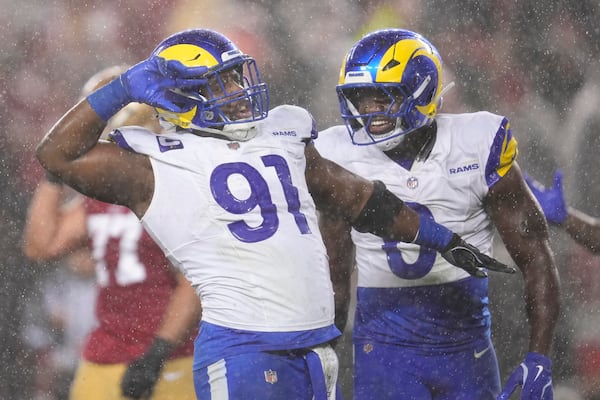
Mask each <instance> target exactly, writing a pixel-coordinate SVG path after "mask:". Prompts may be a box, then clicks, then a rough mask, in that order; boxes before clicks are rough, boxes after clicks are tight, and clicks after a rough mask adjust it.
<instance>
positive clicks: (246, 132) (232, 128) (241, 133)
mask: <svg viewBox="0 0 600 400" xmlns="http://www.w3.org/2000/svg"><path fill="white" fill-rule="evenodd" d="M190 129H193V130H197V131H202V132H208V133H211V134H213V135H217V136H224V137H226V138H228V139H231V140H236V141H240V142H245V141H248V140H250V139H253V138H254V137H256V133H257V129H256V122H245V123H241V124H227V125H224V126H223V129H215V128H208V127H201V126H198V125H195V124H191V125H190Z"/></svg>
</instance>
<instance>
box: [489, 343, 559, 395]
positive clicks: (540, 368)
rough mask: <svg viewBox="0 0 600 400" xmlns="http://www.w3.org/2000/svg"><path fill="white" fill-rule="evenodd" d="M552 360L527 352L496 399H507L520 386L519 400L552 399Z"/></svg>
mask: <svg viewBox="0 0 600 400" xmlns="http://www.w3.org/2000/svg"><path fill="white" fill-rule="evenodd" d="M551 367H552V361H550V359H549V358H548V357H546V356H544V355H543V354H539V353H533V352H531V353H527V356H526V357H525V361H523V362H522V363H521V364H520V365H519V366H518V367H517V369H515V370H514V371H513V373H512V374H510V376H509V378H508V380H507V381H506V385H505V386H504V390H503V391H502V393H500V395H499V396H498V398H497V400H508V399H509V398H510V395H511V394H512V393H513V392H514V391H515V389H516V388H517V386H521V387H522V388H521V400H552V399H553V398H554V393H553V391H552V369H551Z"/></svg>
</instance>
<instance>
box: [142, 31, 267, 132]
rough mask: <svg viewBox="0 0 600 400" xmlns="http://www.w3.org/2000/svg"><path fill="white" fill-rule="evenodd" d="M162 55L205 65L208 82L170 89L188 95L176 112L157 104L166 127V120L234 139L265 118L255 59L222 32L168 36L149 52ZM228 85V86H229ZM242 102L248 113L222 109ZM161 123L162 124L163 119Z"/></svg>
mask: <svg viewBox="0 0 600 400" xmlns="http://www.w3.org/2000/svg"><path fill="white" fill-rule="evenodd" d="M152 55H153V56H159V57H162V58H164V59H167V60H178V61H180V62H181V63H182V64H184V65H186V66H190V67H197V66H205V67H208V72H207V73H206V74H205V75H204V76H203V77H205V78H207V80H208V83H207V84H206V85H204V86H201V87H198V88H194V89H193V90H191V89H190V90H187V89H186V90H185V91H182V90H175V92H176V93H178V94H180V95H184V96H186V97H188V98H189V99H191V100H192V102H193V103H194V104H195V106H194V107H193V108H192V109H191V110H190V111H188V112H183V113H175V112H171V111H168V110H163V109H157V112H158V115H159V118H160V119H161V121H162V122H163V126H165V125H166V126H165V127H166V128H168V127H169V125H171V126H173V125H175V126H178V127H181V128H184V129H193V130H194V129H195V130H201V131H208V132H211V133H215V134H219V135H222V136H226V137H228V138H230V139H233V140H248V139H250V138H252V137H254V129H252V128H253V127H254V125H255V123H256V122H257V121H259V120H261V119H264V118H266V116H267V113H268V110H269V96H268V92H267V85H266V84H265V83H264V82H263V81H262V80H261V78H260V73H259V71H258V68H257V66H256V61H255V60H254V59H253V58H252V57H251V56H249V55H247V54H244V53H242V51H241V50H240V49H239V48H238V47H237V46H236V45H235V44H233V42H231V40H229V39H228V38H227V37H225V36H223V35H222V34H220V33H217V32H215V31H212V30H209V29H190V30H185V31H182V32H179V33H176V34H174V35H171V36H169V37H168V38H166V39H165V40H163V41H162V42H161V43H160V44H159V45H158V46H157V47H156V49H154V51H153V52H152ZM232 76H233V77H234V78H233V79H235V81H236V85H235V86H236V90H235V91H229V92H228V91H227V89H226V86H227V81H228V80H231V79H232ZM229 87H231V86H229ZM240 101H246V102H247V103H248V105H249V108H250V110H251V112H250V113H246V114H248V115H247V116H244V117H242V118H232V116H231V115H227V114H226V113H225V112H224V111H223V110H224V109H226V108H228V107H229V108H231V107H232V105H233V104H237V103H238V102H240ZM165 122H166V124H165Z"/></svg>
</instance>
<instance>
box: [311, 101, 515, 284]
mask: <svg viewBox="0 0 600 400" xmlns="http://www.w3.org/2000/svg"><path fill="white" fill-rule="evenodd" d="M436 121H437V139H436V141H435V144H434V146H433V149H432V151H431V154H430V155H429V157H427V159H426V160H421V161H415V162H414V163H413V164H412V166H411V167H410V169H405V168H404V167H402V166H401V165H399V164H398V163H396V162H395V161H392V160H391V159H390V158H389V157H388V156H386V155H385V154H384V153H383V151H382V150H380V149H379V148H378V147H377V146H358V145H354V144H352V142H351V140H350V138H349V136H348V131H347V129H346V127H345V126H334V127H331V128H329V129H327V130H325V131H323V132H321V133H320V134H319V138H318V139H317V140H316V141H315V145H316V147H317V149H318V150H319V152H320V153H321V155H322V156H323V157H325V158H329V159H331V160H332V161H335V162H336V163H338V164H340V165H342V166H343V167H345V168H347V169H349V170H350V171H352V172H355V173H356V174H358V175H361V176H363V177H365V178H367V179H371V180H381V181H383V182H384V183H385V184H386V186H387V187H388V189H389V190H390V191H391V192H393V193H394V194H395V195H397V196H398V197H400V198H401V199H402V200H404V201H405V202H406V203H407V204H409V205H410V206H411V207H413V208H414V209H415V210H416V211H417V212H419V213H420V214H422V215H427V216H430V217H433V218H434V219H435V220H436V221H437V222H438V223H440V224H442V225H445V226H446V227H448V228H449V229H451V230H453V231H454V232H456V233H458V234H459V235H461V236H462V237H463V239H465V240H466V241H467V242H468V243H471V244H472V245H474V246H476V247H477V248H479V249H480V250H481V251H482V252H484V253H486V254H491V251H492V240H493V235H494V227H493V224H492V221H491V220H490V218H489V216H488V215H487V214H486V212H485V210H484V208H483V199H484V197H485V196H486V194H487V193H488V190H489V188H490V187H492V186H493V185H494V184H495V183H496V182H497V181H498V180H499V179H500V177H502V176H503V175H504V174H505V173H506V172H507V171H508V170H509V169H510V167H511V165H512V163H513V161H514V159H515V157H516V152H517V147H516V140H515V139H514V138H512V136H511V133H510V129H509V126H508V121H507V120H506V119H505V118H503V117H501V116H498V115H494V114H490V113H488V112H478V113H472V114H439V115H438V116H437V117H436ZM361 133H362V134H364V131H362V132H358V133H357V134H361ZM352 238H353V241H354V243H355V245H356V262H357V266H358V286H359V287H379V288H393V287H407V286H424V285H435V284H441V283H447V282H454V281H457V280H460V279H462V278H465V277H468V276H469V275H468V274H467V272H465V271H464V270H462V269H460V268H457V267H455V266H453V265H451V264H450V263H448V262H447V261H446V260H444V259H443V258H442V257H441V255H439V253H437V252H435V251H434V250H431V249H428V248H423V247H420V246H417V245H414V244H410V243H397V242H386V241H384V240H383V239H381V238H379V237H377V236H374V235H372V234H369V233H360V232H357V231H355V230H353V231H352Z"/></svg>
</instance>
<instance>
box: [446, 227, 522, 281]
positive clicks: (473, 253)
mask: <svg viewBox="0 0 600 400" xmlns="http://www.w3.org/2000/svg"><path fill="white" fill-rule="evenodd" d="M440 253H441V254H442V257H444V259H445V260H446V261H448V262H449V263H450V264H452V265H455V266H457V267H459V268H462V269H464V270H465V271H467V272H468V273H469V274H471V275H473V276H476V277H478V278H485V277H486V276H487V272H486V271H485V269H484V268H487V269H489V270H491V271H497V272H505V273H507V274H514V273H515V272H516V271H517V270H516V269H515V268H514V267H509V266H508V265H506V264H503V263H501V262H500V261H498V260H496V259H494V258H492V257H490V256H487V255H485V254H483V253H481V252H480V251H479V250H478V249H477V248H476V247H475V246H472V245H470V244H468V243H467V242H465V241H464V240H463V239H462V238H461V237H460V236H458V235H457V234H456V233H455V234H454V235H453V237H452V240H451V241H450V243H449V244H448V246H447V247H446V249H444V250H443V251H441V252H440Z"/></svg>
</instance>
